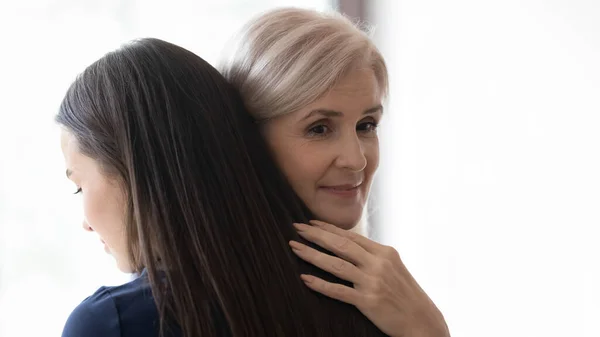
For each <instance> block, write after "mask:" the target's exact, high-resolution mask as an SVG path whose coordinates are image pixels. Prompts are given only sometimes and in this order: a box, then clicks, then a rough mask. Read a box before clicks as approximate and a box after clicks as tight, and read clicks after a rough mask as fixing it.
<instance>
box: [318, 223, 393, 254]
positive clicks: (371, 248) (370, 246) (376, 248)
mask: <svg viewBox="0 0 600 337" xmlns="http://www.w3.org/2000/svg"><path fill="white" fill-rule="evenodd" d="M310 224H311V225H313V226H316V227H318V228H321V229H322V230H324V231H327V232H330V233H335V234H337V235H339V236H342V237H345V238H348V239H350V240H352V241H354V242H355V243H356V244H358V245H359V246H361V247H362V248H363V249H365V250H366V251H368V252H369V253H371V254H377V253H378V252H380V251H381V249H382V248H383V246H382V245H380V244H379V243H377V242H375V241H373V240H370V239H369V238H367V237H365V236H362V235H360V234H357V233H354V232H351V231H347V230H344V229H341V228H338V227H336V226H334V225H332V224H329V223H326V222H323V221H319V220H311V221H310Z"/></svg>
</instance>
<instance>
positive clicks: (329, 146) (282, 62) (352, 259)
mask: <svg viewBox="0 0 600 337" xmlns="http://www.w3.org/2000/svg"><path fill="white" fill-rule="evenodd" d="M228 54H229V55H230V56H229V57H227V58H226V59H225V61H224V62H223V63H222V64H221V65H220V67H219V68H220V71H221V72H222V73H223V74H224V75H225V77H226V78H227V79H228V80H229V81H230V82H231V83H232V84H233V85H234V86H235V87H236V88H237V89H238V90H239V91H240V93H241V94H242V98H243V100H244V103H245V105H246V107H247V108H248V110H249V111H250V113H251V115H252V117H253V118H254V119H255V121H256V122H257V123H259V124H260V125H261V129H262V133H263V136H264V138H265V139H266V141H267V143H268V145H269V147H270V150H271V152H272V154H273V156H274V157H275V159H276V162H277V163H278V165H279V166H280V168H281V169H282V171H283V173H284V175H285V177H286V178H287V179H288V181H289V182H290V184H291V185H292V187H293V189H294V191H295V192H296V193H297V194H298V196H299V197H300V198H301V199H302V201H304V203H305V204H306V205H307V206H308V207H309V208H310V210H311V211H312V213H313V214H314V216H315V217H316V218H317V219H319V220H322V221H324V222H320V221H313V222H311V223H312V224H313V226H306V225H297V228H298V229H299V231H300V234H301V236H302V237H304V238H305V239H307V240H309V241H312V242H314V243H317V244H318V245H320V246H322V247H324V248H326V249H328V250H330V251H332V252H334V253H336V255H337V257H336V256H330V255H327V254H324V253H321V252H319V251H317V250H315V249H313V248H310V247H308V246H306V245H303V244H301V243H299V242H296V241H291V242H290V245H291V248H292V250H293V251H294V253H296V254H297V255H298V256H299V257H300V258H302V259H304V260H305V261H307V262H310V263H312V264H314V265H316V266H318V267H320V268H322V269H323V270H325V271H328V272H331V273H333V274H334V275H336V276H338V277H340V278H341V279H344V280H347V281H350V282H352V284H353V287H349V286H346V285H342V284H337V283H330V282H327V281H325V280H323V279H321V278H319V277H315V276H312V275H302V279H303V280H304V282H305V284H306V285H307V286H308V287H310V288H311V289H313V290H315V291H317V292H320V293H322V294H324V295H327V296H329V297H332V298H335V299H338V300H341V301H343V302H346V303H350V304H353V305H355V306H356V307H357V308H358V309H359V310H360V311H361V312H362V313H363V314H364V315H366V316H367V317H368V318H369V319H370V320H371V321H372V322H373V323H374V324H375V325H377V327H379V328H380V329H381V330H382V331H384V332H385V333H387V334H389V335H393V336H448V335H449V332H448V329H447V326H446V323H445V321H444V318H443V316H442V314H441V313H440V311H439V310H438V309H437V308H436V306H435V305H434V304H433V302H432V301H431V300H430V298H429V297H428V296H427V294H426V293H425V292H424V291H423V290H422V289H421V287H420V286H419V285H418V283H417V282H416V281H415V280H414V278H413V277H412V276H411V274H410V273H409V272H408V271H407V269H406V267H405V266H404V265H403V263H402V261H401V259H400V256H399V254H398V252H397V251H396V250H395V249H393V248H392V247H386V246H382V245H380V244H378V243H376V242H373V241H371V240H369V239H367V238H366V237H363V236H361V235H359V234H356V233H354V232H351V231H346V230H349V229H354V228H356V226H357V225H358V224H359V223H360V222H361V219H362V218H363V213H364V209H365V205H366V203H367V198H368V195H369V191H370V188H371V183H372V181H373V176H374V174H375V172H376V170H377V167H378V164H379V143H378V136H377V126H378V124H379V122H380V120H381V118H382V115H383V99H384V98H385V96H386V93H387V90H388V74H387V69H386V65H385V62H384V59H383V57H382V55H381V54H380V52H379V51H378V50H377V48H376V46H375V45H374V44H373V42H372V41H371V40H370V39H369V37H368V35H367V34H366V33H364V32H363V31H361V30H360V29H359V28H358V27H357V26H356V25H354V24H352V22H350V21H349V20H348V19H347V18H345V17H344V16H342V15H339V14H324V13H320V12H316V11H312V10H305V9H295V8H286V9H278V10H274V11H270V12H267V13H265V14H263V15H261V16H259V17H257V18H255V19H254V20H252V21H250V22H249V23H248V24H247V25H246V26H245V27H244V28H243V29H242V31H241V33H240V34H238V36H237V39H236V40H235V44H234V45H233V48H232V50H229V51H228ZM329 223H330V224H333V225H330V224H329ZM334 225H335V226H334Z"/></svg>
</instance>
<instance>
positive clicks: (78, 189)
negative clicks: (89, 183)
mask: <svg viewBox="0 0 600 337" xmlns="http://www.w3.org/2000/svg"><path fill="white" fill-rule="evenodd" d="M82 191H83V190H82V189H81V187H77V191H75V193H73V194H79V193H81V192H82Z"/></svg>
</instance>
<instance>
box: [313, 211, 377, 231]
mask: <svg viewBox="0 0 600 337" xmlns="http://www.w3.org/2000/svg"><path fill="white" fill-rule="evenodd" d="M315 215H316V217H317V219H316V220H321V221H324V222H327V223H330V224H332V225H334V226H336V227H338V228H341V229H345V230H352V231H353V232H356V233H358V234H363V235H364V230H365V227H366V223H365V221H366V219H363V218H364V216H363V215H364V214H363V212H362V211H361V212H346V213H338V214H335V213H334V214H331V213H329V214H327V213H322V214H318V213H317V214H315Z"/></svg>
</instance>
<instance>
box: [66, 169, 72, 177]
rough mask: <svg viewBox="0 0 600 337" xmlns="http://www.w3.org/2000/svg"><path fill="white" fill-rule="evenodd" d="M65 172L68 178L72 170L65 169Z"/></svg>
mask: <svg viewBox="0 0 600 337" xmlns="http://www.w3.org/2000/svg"><path fill="white" fill-rule="evenodd" d="M65 174H66V175H67V178H70V177H71V174H73V171H71V170H69V169H67V171H66V172H65Z"/></svg>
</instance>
